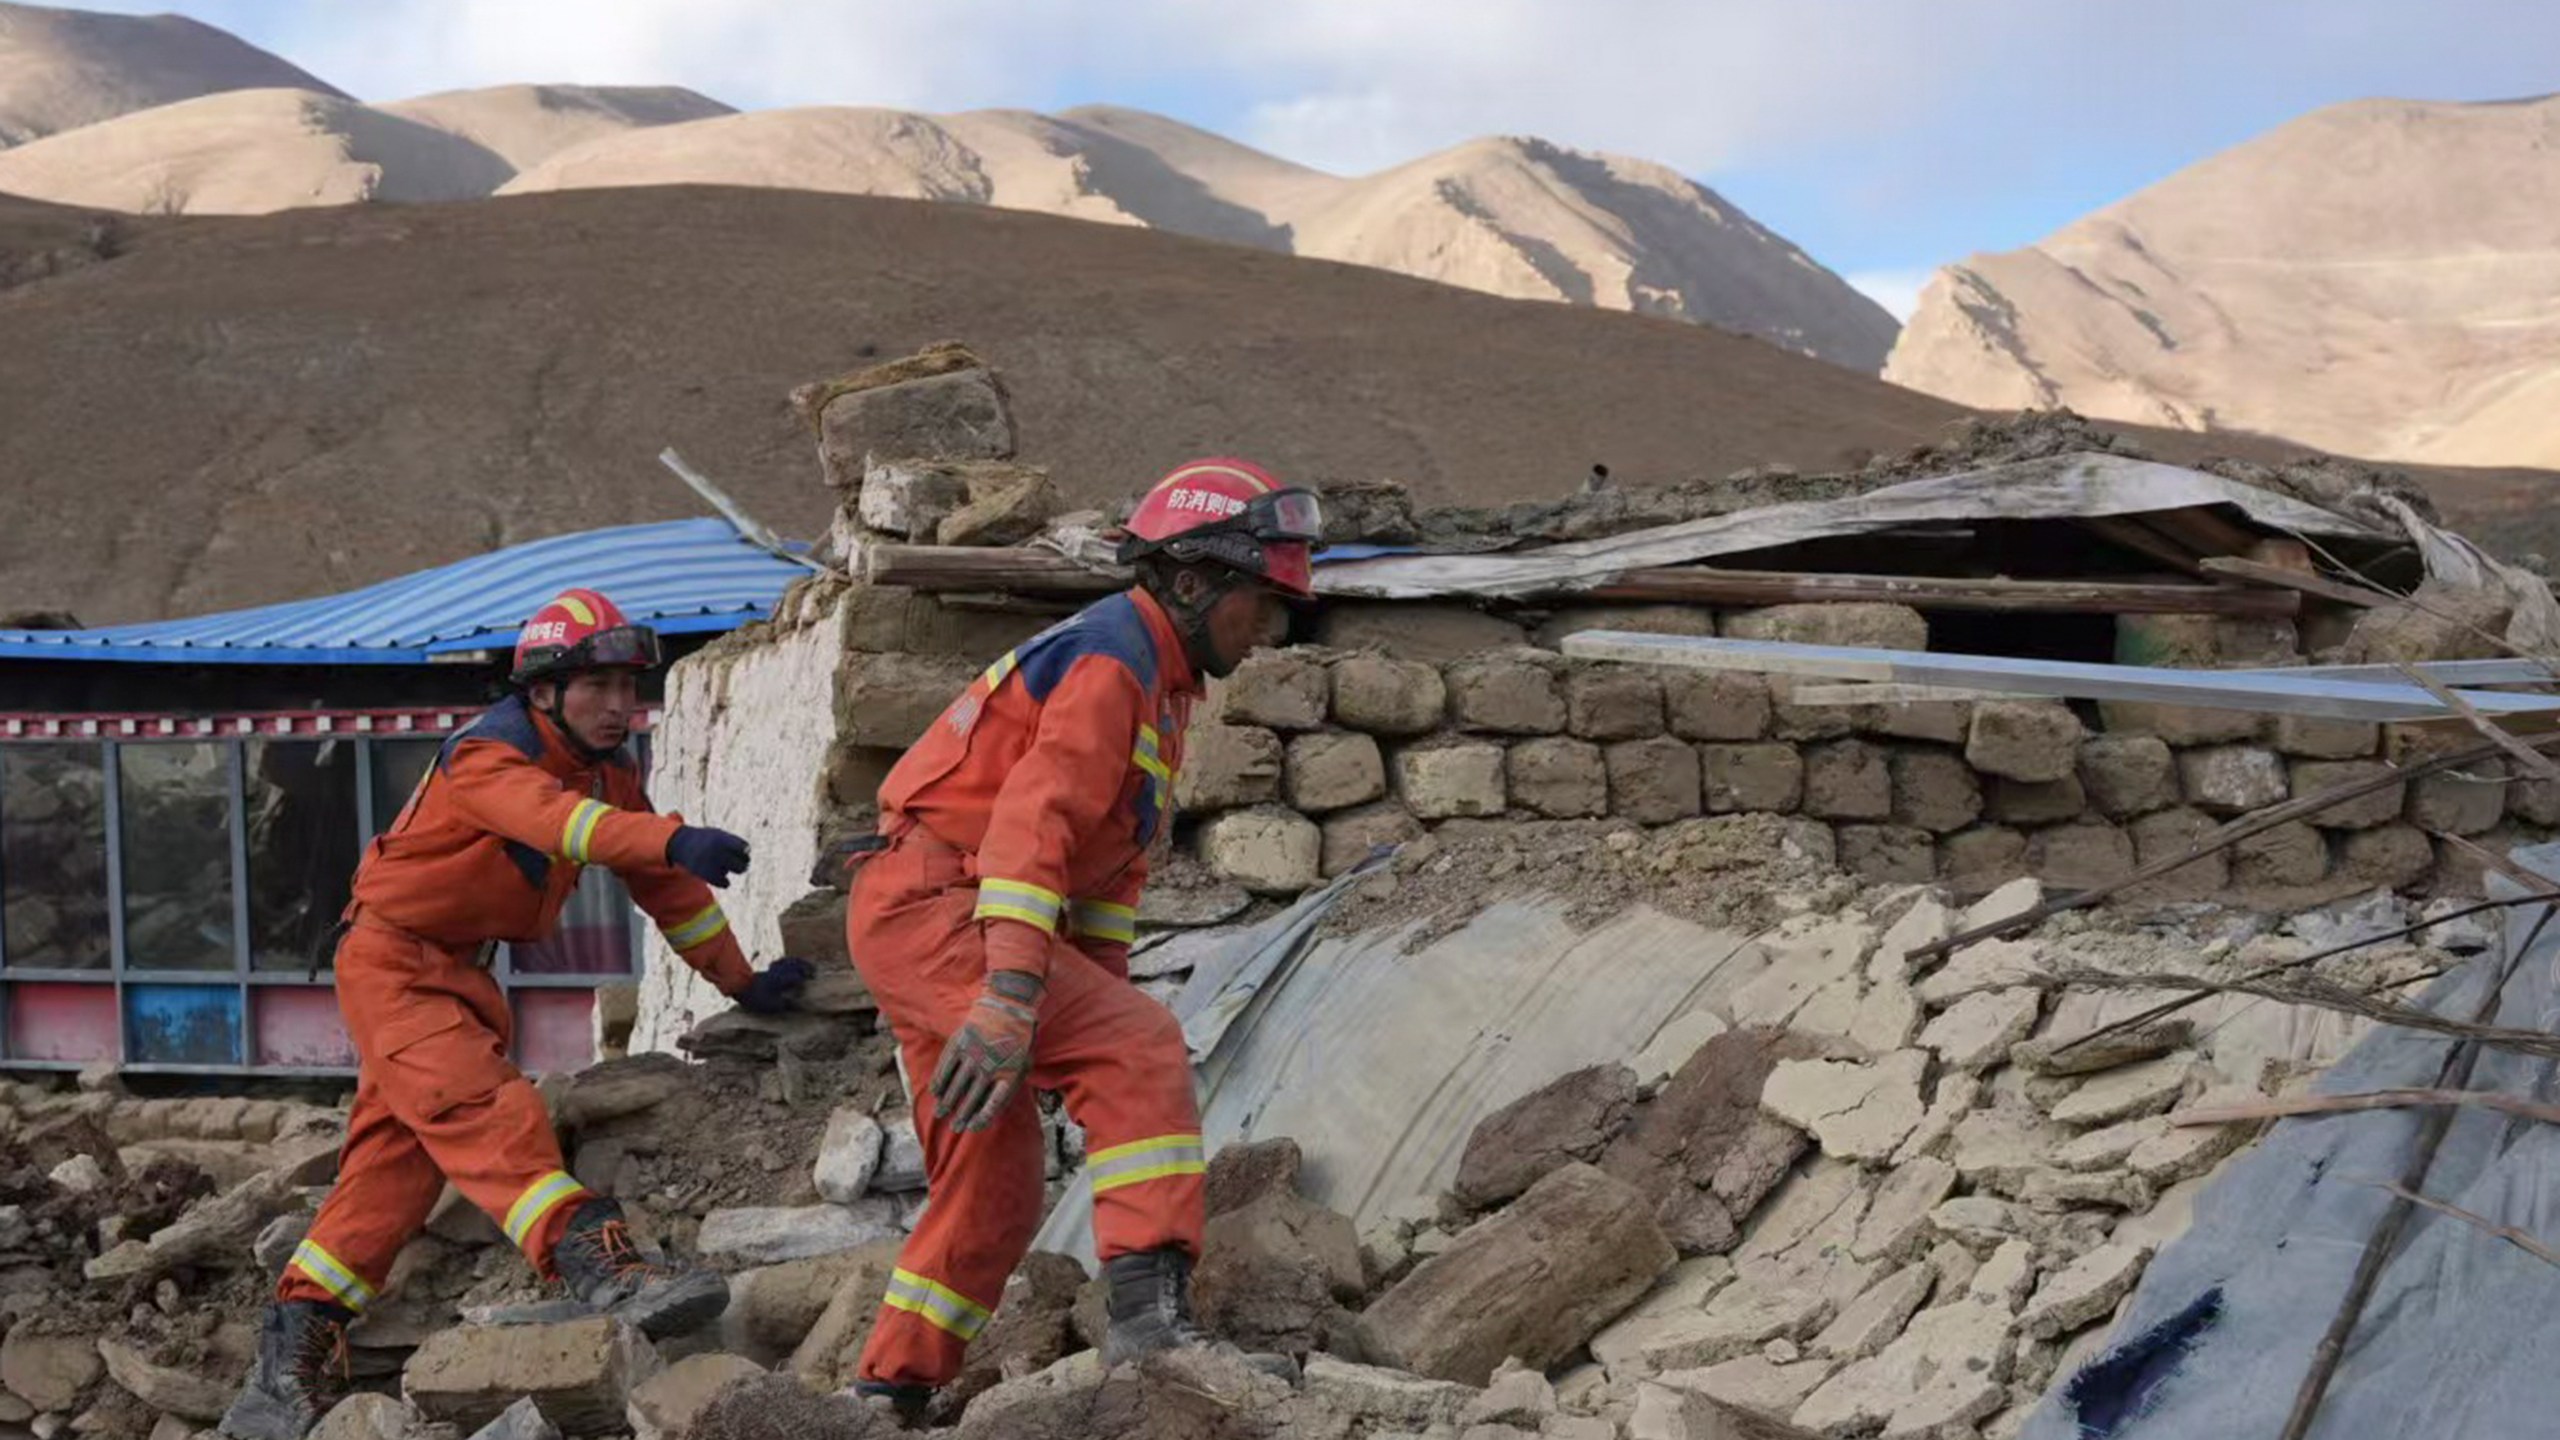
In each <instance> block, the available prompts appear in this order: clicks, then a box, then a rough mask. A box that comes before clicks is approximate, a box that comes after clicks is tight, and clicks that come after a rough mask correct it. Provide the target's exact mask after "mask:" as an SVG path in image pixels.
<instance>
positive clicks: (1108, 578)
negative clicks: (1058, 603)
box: [862, 544, 1130, 595]
mask: <svg viewBox="0 0 2560 1440" xmlns="http://www.w3.org/2000/svg"><path fill="white" fill-rule="evenodd" d="M862 578H863V579H865V580H868V581H870V582H871V583H872V584H874V585H904V586H907V587H909V588H912V589H916V590H928V591H942V590H974V591H980V592H986V591H1004V592H1008V593H1014V594H1032V595H1107V594H1110V593H1111V592H1112V591H1114V590H1122V589H1126V588H1128V585H1129V581H1130V575H1129V572H1128V571H1126V570H1120V569H1117V568H1115V569H1113V570H1110V571H1097V570H1088V569H1086V568H1085V567H1083V566H1082V565H1079V564H1077V563H1076V562H1074V561H1073V560H1070V559H1068V558H1067V557H1066V556H1064V555H1059V554H1054V553H1052V552H1050V551H1047V550H1032V549H1028V548H1024V547H1020V546H970V545H885V544H884V545H867V546H864V547H863V551H862Z"/></svg>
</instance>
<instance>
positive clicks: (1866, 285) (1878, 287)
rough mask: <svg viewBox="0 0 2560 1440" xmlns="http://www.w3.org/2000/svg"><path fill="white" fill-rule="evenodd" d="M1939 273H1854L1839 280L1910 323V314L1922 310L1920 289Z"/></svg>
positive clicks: (1927, 270) (1920, 270) (1898, 271)
mask: <svg viewBox="0 0 2560 1440" xmlns="http://www.w3.org/2000/svg"><path fill="white" fill-rule="evenodd" d="M1937 273H1938V272H1937V271H1936V269H1934V268H1930V267H1923V268H1921V269H1917V270H1852V271H1850V272H1849V273H1848V274H1846V275H1843V276H1841V277H1840V278H1841V279H1843V280H1846V281H1848V282H1849V284H1850V286H1851V288H1853V289H1855V290H1857V291H1858V292H1859V293H1861V294H1863V295H1865V296H1866V297H1867V298H1868V299H1870V300H1873V301H1874V302H1876V303H1877V304H1879V305H1881V306H1883V307H1884V308H1885V309H1887V310H1890V311H1892V312H1893V318H1894V319H1896V320H1901V321H1905V322H1908V321H1909V320H1910V319H1911V312H1912V311H1913V310H1915V309H1918V308H1919V305H1920V290H1921V287H1923V286H1925V285H1927V284H1928V283H1929V277H1931V276H1932V275H1935V274H1937Z"/></svg>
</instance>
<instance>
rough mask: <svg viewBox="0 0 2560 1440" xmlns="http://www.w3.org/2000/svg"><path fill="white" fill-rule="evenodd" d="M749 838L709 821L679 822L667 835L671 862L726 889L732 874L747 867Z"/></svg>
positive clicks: (713, 884)
mask: <svg viewBox="0 0 2560 1440" xmlns="http://www.w3.org/2000/svg"><path fill="white" fill-rule="evenodd" d="M747 859H748V855H747V842H746V841H744V840H742V839H740V838H739V837H737V836H735V835H732V834H730V833H729V832H728V831H726V830H714V829H712V828H711V827H710V826H708V825H679V826H677V827H676V833H674V834H673V835H670V836H668V837H667V863H668V864H670V865H673V866H674V867H676V868H677V869H679V870H688V871H691V872H692V873H693V874H695V875H697V876H699V877H701V879H702V882H703V883H704V884H706V885H710V886H714V887H716V888H719V889H722V890H725V889H727V888H729V877H730V876H732V875H735V874H737V873H738V872H739V871H741V870H744V869H746V868H747Z"/></svg>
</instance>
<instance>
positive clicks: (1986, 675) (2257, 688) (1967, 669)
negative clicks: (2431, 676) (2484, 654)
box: [1564, 630, 2560, 721]
mask: <svg viewBox="0 0 2560 1440" xmlns="http://www.w3.org/2000/svg"><path fill="white" fill-rule="evenodd" d="M1564 652H1565V653H1566V654H1567V655H1571V656H1575V657H1578V658H1581V659H1586V660H1617V661H1624V662H1627V663H1630V664H1638V665H1677V666H1685V667H1689V668H1694V669H1705V670H1742V671H1754V672H1758V673H1761V674H1766V675H1799V676H1811V677H1814V678H1818V679H1828V680H1863V681H1869V682H1872V683H1876V684H1885V685H1931V686H1953V687H1957V688H1960V689H1974V690H1995V691H1998V692H2000V693H2002V694H2006V695H2012V696H2033V697H2044V698H2051V699H2065V700H2140V701H2147V702H2150V703H2154V704H2162V705H2193V706H2201V707H2204V708H2206V709H2217V710H2252V711H2257V712H2260V713H2262V714H2273V715H2312V716H2321V717H2325V718H2328V719H2333V720H2392V721H2412V720H2438V719H2445V718H2449V717H2448V716H2447V714H2446V711H2445V707H2444V706H2443V705H2442V704H2441V703H2440V702H2438V701H2437V700H2436V698H2435V697H2434V696H2432V695H2430V694H2428V693H2427V692H2426V691H2425V690H2424V689H2422V688H2420V687H2419V686H2416V685H2412V684H2409V683H2408V682H2407V681H2406V680H2402V681H2400V682H2399V683H2397V684H2366V683H2360V682H2354V681H2343V680H2323V679H2318V678H2304V677H2299V676H2296V675H2294V674H2292V673H2290V672H2285V671H2276V672H2260V673H2256V674H2249V673H2243V672H2235V671H2227V670H2168V669H2153V668H2149V667H2145V666H2136V665H2091V664H2085V663H2081V662H2077V661H2067V660H2021V659H2012V658H2009V657H2006V656H1999V655H1932V654H1929V653H1927V652H1925V651H1919V650H1868V649H1858V648H1854V647H1849V646H1840V645H1792V644H1787V643H1785V642H1782V641H1764V640H1724V639H1714V638H1709V637H1705V636H1696V635H1638V634H1633V633H1629V632H1627V631H1620V630H1586V631H1584V632H1582V633H1581V634H1579V635H1573V636H1569V637H1567V638H1566V640H1565V642H1564ZM2463 698H2464V699H2466V700H2468V701H2469V702H2470V703H2471V704H2472V705H2473V706H2474V707H2476V708H2477V709H2479V710H2480V711H2481V712H2482V713H2483V714H2487V715H2527V714H2531V715H2543V714H2550V713H2553V712H2560V696H2551V695H2515V694H2507V693H2503V692H2497V691H2488V690H2475V691H2466V692H2463Z"/></svg>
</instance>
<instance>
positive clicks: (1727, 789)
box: [1698, 741, 1804, 815]
mask: <svg viewBox="0 0 2560 1440" xmlns="http://www.w3.org/2000/svg"><path fill="white" fill-rule="evenodd" d="M1698 762H1699V769H1700V773H1701V774H1702V776H1703V777H1704V783H1705V789H1706V794H1705V799H1706V804H1707V809H1708V810H1709V811H1710V812H1711V813H1713V814H1717V815H1729V814H1733V813H1736V812H1740V811H1767V812H1769V813H1772V814H1778V815H1786V814H1792V813H1794V811H1795V809H1796V807H1797V806H1798V805H1800V804H1802V803H1803V801H1804V756H1803V755H1802V754H1801V753H1799V752H1798V751H1797V750H1796V747H1794V746H1793V745H1782V744H1778V743H1776V742H1774V741H1771V742H1764V743H1761V744H1757V745H1701V746H1699V747H1698Z"/></svg>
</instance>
